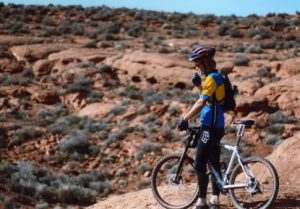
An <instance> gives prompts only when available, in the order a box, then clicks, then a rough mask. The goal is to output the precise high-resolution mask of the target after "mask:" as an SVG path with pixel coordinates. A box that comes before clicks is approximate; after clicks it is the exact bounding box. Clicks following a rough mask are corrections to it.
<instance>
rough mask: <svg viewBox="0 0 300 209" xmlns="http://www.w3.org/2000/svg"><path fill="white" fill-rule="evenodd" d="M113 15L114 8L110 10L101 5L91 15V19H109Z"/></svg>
mask: <svg viewBox="0 0 300 209" xmlns="http://www.w3.org/2000/svg"><path fill="white" fill-rule="evenodd" d="M114 15H115V12H114V10H112V9H110V8H108V7H105V6H102V7H98V8H97V12H96V14H95V15H94V16H93V17H92V19H93V20H97V21H109V20H112V18H113V17H114Z"/></svg>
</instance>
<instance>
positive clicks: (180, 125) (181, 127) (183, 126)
mask: <svg viewBox="0 0 300 209" xmlns="http://www.w3.org/2000/svg"><path fill="white" fill-rule="evenodd" d="M188 127H189V123H188V122H187V121H185V120H183V118H180V119H179V121H178V129H179V131H185V130H187V128H188Z"/></svg>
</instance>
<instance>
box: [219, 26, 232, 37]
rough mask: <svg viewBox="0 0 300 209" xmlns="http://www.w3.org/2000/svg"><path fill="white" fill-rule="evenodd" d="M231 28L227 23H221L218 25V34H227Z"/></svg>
mask: <svg viewBox="0 0 300 209" xmlns="http://www.w3.org/2000/svg"><path fill="white" fill-rule="evenodd" d="M230 28H231V26H230V25H229V24H226V23H225V24H221V25H220V26H219V27H218V35H220V36H225V35H228V30H229V29H230Z"/></svg>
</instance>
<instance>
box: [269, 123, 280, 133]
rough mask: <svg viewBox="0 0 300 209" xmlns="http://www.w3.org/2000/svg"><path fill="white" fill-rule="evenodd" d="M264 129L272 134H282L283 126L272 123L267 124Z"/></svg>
mask: <svg viewBox="0 0 300 209" xmlns="http://www.w3.org/2000/svg"><path fill="white" fill-rule="evenodd" d="M266 130H267V131H268V132H270V133H272V134H282V133H283V132H284V126H283V125H282V124H273V125H270V126H268V127H267V129H266Z"/></svg>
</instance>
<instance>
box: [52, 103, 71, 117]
mask: <svg viewBox="0 0 300 209" xmlns="http://www.w3.org/2000/svg"><path fill="white" fill-rule="evenodd" d="M51 114H52V115H53V116H56V117H58V116H64V115H66V114H67V109H66V106H64V105H54V106H53V107H52V109H51Z"/></svg>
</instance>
